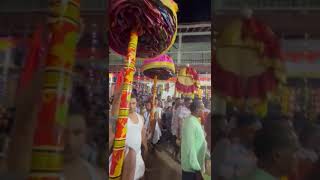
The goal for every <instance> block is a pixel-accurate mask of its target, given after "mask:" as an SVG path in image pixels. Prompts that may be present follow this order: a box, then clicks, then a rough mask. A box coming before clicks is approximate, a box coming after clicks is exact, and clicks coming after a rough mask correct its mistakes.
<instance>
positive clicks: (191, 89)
mask: <svg viewBox="0 0 320 180" xmlns="http://www.w3.org/2000/svg"><path fill="white" fill-rule="evenodd" d="M176 89H177V90H178V91H179V92H183V93H194V92H195V91H197V89H198V88H197V87H196V86H195V85H191V86H186V85H183V84H181V83H180V82H179V81H177V82H176Z"/></svg>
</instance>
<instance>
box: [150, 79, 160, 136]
mask: <svg viewBox="0 0 320 180" xmlns="http://www.w3.org/2000/svg"><path fill="white" fill-rule="evenodd" d="M157 81H158V76H155V77H154V79H153V89H152V104H151V105H152V107H151V114H150V127H151V134H152V137H153V134H154V129H155V126H156V121H155V111H156V108H155V107H156V103H157V100H156V99H157Z"/></svg>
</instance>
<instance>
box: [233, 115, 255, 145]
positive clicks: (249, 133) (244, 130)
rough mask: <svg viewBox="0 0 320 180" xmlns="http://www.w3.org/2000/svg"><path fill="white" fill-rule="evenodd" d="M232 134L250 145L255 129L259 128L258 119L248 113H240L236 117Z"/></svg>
mask: <svg viewBox="0 0 320 180" xmlns="http://www.w3.org/2000/svg"><path fill="white" fill-rule="evenodd" d="M235 123H236V124H235V126H236V127H235V128H234V129H233V135H234V136H235V137H237V138H239V139H240V141H241V143H243V144H244V145H248V146H252V143H253V140H254V136H255V133H256V131H257V130H259V129H260V128H261V124H260V121H259V120H258V119H257V117H256V116H254V115H253V114H250V113H240V114H239V115H238V116H237V117H236V122H235Z"/></svg>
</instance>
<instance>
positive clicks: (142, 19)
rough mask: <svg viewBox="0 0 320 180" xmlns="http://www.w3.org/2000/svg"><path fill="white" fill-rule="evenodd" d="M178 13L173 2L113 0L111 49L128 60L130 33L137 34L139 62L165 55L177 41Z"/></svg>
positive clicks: (161, 0)
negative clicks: (143, 59)
mask: <svg viewBox="0 0 320 180" xmlns="http://www.w3.org/2000/svg"><path fill="white" fill-rule="evenodd" d="M177 10H178V6H177V4H176V3H175V2H174V1H173V0H158V1H155V0H134V1H133V0H111V3H110V10H109V13H110V33H109V43H110V47H111V49H112V50H114V51H115V52H116V53H118V54H120V55H122V56H125V55H126V54H127V47H128V42H129V38H130V32H131V31H132V30H136V31H137V33H138V35H139V43H138V48H137V57H138V58H153V57H156V56H158V55H160V54H162V53H164V52H165V51H167V50H168V49H169V48H170V47H171V46H172V45H173V43H174V41H175V37H176V33H177V14H176V13H177Z"/></svg>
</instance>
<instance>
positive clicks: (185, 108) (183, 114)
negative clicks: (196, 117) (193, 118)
mask: <svg viewBox="0 0 320 180" xmlns="http://www.w3.org/2000/svg"><path fill="white" fill-rule="evenodd" d="M191 103H192V100H191V98H189V97H185V98H184V103H183V105H182V106H179V108H178V109H177V111H176V115H177V119H178V131H177V137H178V139H179V140H180V139H181V127H182V123H183V121H184V120H185V119H186V118H187V117H188V116H190V115H191V112H190V109H189V107H190V104H191Z"/></svg>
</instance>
